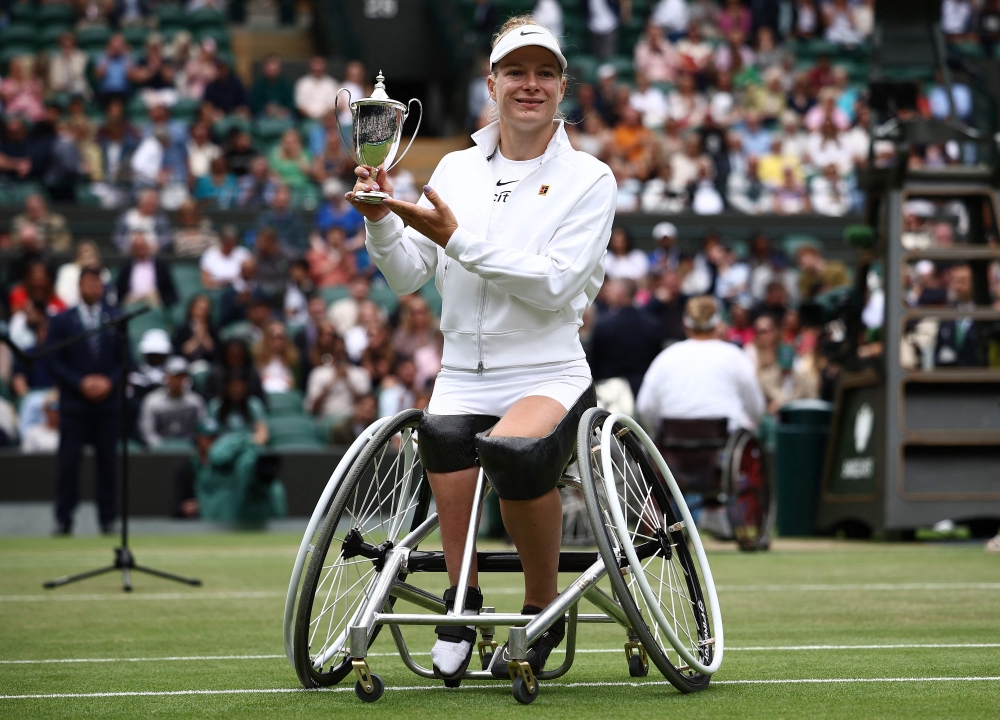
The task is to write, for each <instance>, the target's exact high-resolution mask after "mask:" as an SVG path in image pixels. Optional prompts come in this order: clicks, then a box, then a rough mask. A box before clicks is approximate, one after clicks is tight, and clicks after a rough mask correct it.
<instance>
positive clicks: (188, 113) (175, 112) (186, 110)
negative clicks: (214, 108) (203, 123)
mask: <svg viewBox="0 0 1000 720" xmlns="http://www.w3.org/2000/svg"><path fill="white" fill-rule="evenodd" d="M200 105H201V101H200V100H195V99H194V98H180V99H179V100H178V101H177V102H176V103H174V106H173V107H172V108H170V114H171V115H172V116H173V117H174V119H175V120H183V121H184V122H191V121H192V120H194V119H195V117H196V116H197V115H198V107H199V106H200Z"/></svg>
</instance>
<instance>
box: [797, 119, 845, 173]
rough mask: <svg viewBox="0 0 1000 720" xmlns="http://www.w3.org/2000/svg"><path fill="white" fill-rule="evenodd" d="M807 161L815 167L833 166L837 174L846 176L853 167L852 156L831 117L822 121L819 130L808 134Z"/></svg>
mask: <svg viewBox="0 0 1000 720" xmlns="http://www.w3.org/2000/svg"><path fill="white" fill-rule="evenodd" d="M807 148H808V150H807V152H808V155H809V162H810V163H811V164H812V165H813V166H814V167H816V168H826V167H829V166H831V165H832V166H833V167H834V168H835V169H836V171H837V174H838V175H840V176H846V175H848V174H850V172H851V171H852V170H853V169H854V156H853V153H852V150H851V148H850V147H848V145H847V143H846V142H845V140H844V138H843V135H842V134H841V133H840V131H839V130H838V129H837V126H836V124H835V123H834V122H833V119H832V118H827V119H826V120H825V121H824V122H823V127H822V129H821V130H820V131H819V132H814V133H812V134H810V135H809V140H808V145H807Z"/></svg>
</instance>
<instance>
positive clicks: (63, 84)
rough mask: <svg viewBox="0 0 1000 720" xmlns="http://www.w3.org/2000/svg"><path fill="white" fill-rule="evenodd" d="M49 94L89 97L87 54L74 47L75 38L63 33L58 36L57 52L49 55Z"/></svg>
mask: <svg viewBox="0 0 1000 720" xmlns="http://www.w3.org/2000/svg"><path fill="white" fill-rule="evenodd" d="M48 60H49V86H48V90H49V92H50V93H70V94H72V95H79V96H81V97H84V98H89V97H90V83H89V82H88V81H87V54H86V53H85V52H83V51H82V50H80V48H78V47H77V46H76V36H75V35H73V33H72V32H69V31H67V32H64V33H63V34H61V35H60V36H59V50H58V51H57V52H54V53H51V54H50V55H49V58H48Z"/></svg>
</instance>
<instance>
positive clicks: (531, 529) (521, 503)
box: [449, 395, 566, 608]
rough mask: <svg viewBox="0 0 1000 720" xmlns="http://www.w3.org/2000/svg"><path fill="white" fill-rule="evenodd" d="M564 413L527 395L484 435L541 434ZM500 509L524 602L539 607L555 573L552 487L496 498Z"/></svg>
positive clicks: (554, 586)
mask: <svg viewBox="0 0 1000 720" xmlns="http://www.w3.org/2000/svg"><path fill="white" fill-rule="evenodd" d="M565 414H566V408H564V407H563V406H562V404H561V403H559V402H558V401H557V400H553V399H552V398H549V397H544V396H541V395H529V396H528V397H526V398H522V399H521V400H518V401H517V402H516V403H514V404H513V405H512V406H511V407H510V409H509V410H508V411H507V412H506V414H505V415H504V416H503V417H502V418H501V419H500V422H499V423H497V425H496V426H495V427H494V428H493V429H492V430H491V431H490V436H491V437H526V438H540V437H545V436H546V435H548V434H549V433H550V432H552V429H553V428H554V427H555V426H556V424H557V423H558V422H559V421H560V420H561V419H562V417H563V416H564V415H565ZM500 512H501V514H502V515H503V522H504V526H505V527H506V528H507V532H508V533H510V536H511V538H512V539H513V540H514V545H515V546H516V547H517V552H518V554H519V555H520V556H521V565H522V566H523V567H524V604H525V605H532V606H534V607H538V608H544V607H545V606H547V605H548V604H549V603H550V602H552V601H553V600H554V599H555V597H556V595H558V583H557V577H556V574H557V572H558V569H559V544H560V541H561V539H562V501H561V500H560V498H559V490H558V489H557V488H553V489H552V490H550V491H549V492H547V493H546V494H544V495H542V496H541V497H537V498H534V499H532V500H503V499H501V500H500ZM465 517H466V518H468V512H466V516H465ZM450 569H451V568H450V567H449V571H450Z"/></svg>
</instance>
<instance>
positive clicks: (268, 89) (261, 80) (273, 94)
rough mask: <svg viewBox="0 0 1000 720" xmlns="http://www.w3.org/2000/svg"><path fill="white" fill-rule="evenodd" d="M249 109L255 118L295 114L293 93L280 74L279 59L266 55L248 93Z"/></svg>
mask: <svg viewBox="0 0 1000 720" xmlns="http://www.w3.org/2000/svg"><path fill="white" fill-rule="evenodd" d="M250 109H251V110H252V111H253V114H254V115H255V116H256V117H260V116H265V117H277V118H287V117H291V116H292V113H293V112H295V92H294V90H293V88H292V84H291V83H290V82H288V80H286V79H285V78H284V76H283V75H282V74H281V58H280V57H279V56H277V55H268V56H267V57H266V58H264V62H263V63H262V64H261V68H260V75H259V76H258V77H257V79H256V80H254V83H253V89H251V91H250Z"/></svg>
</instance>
